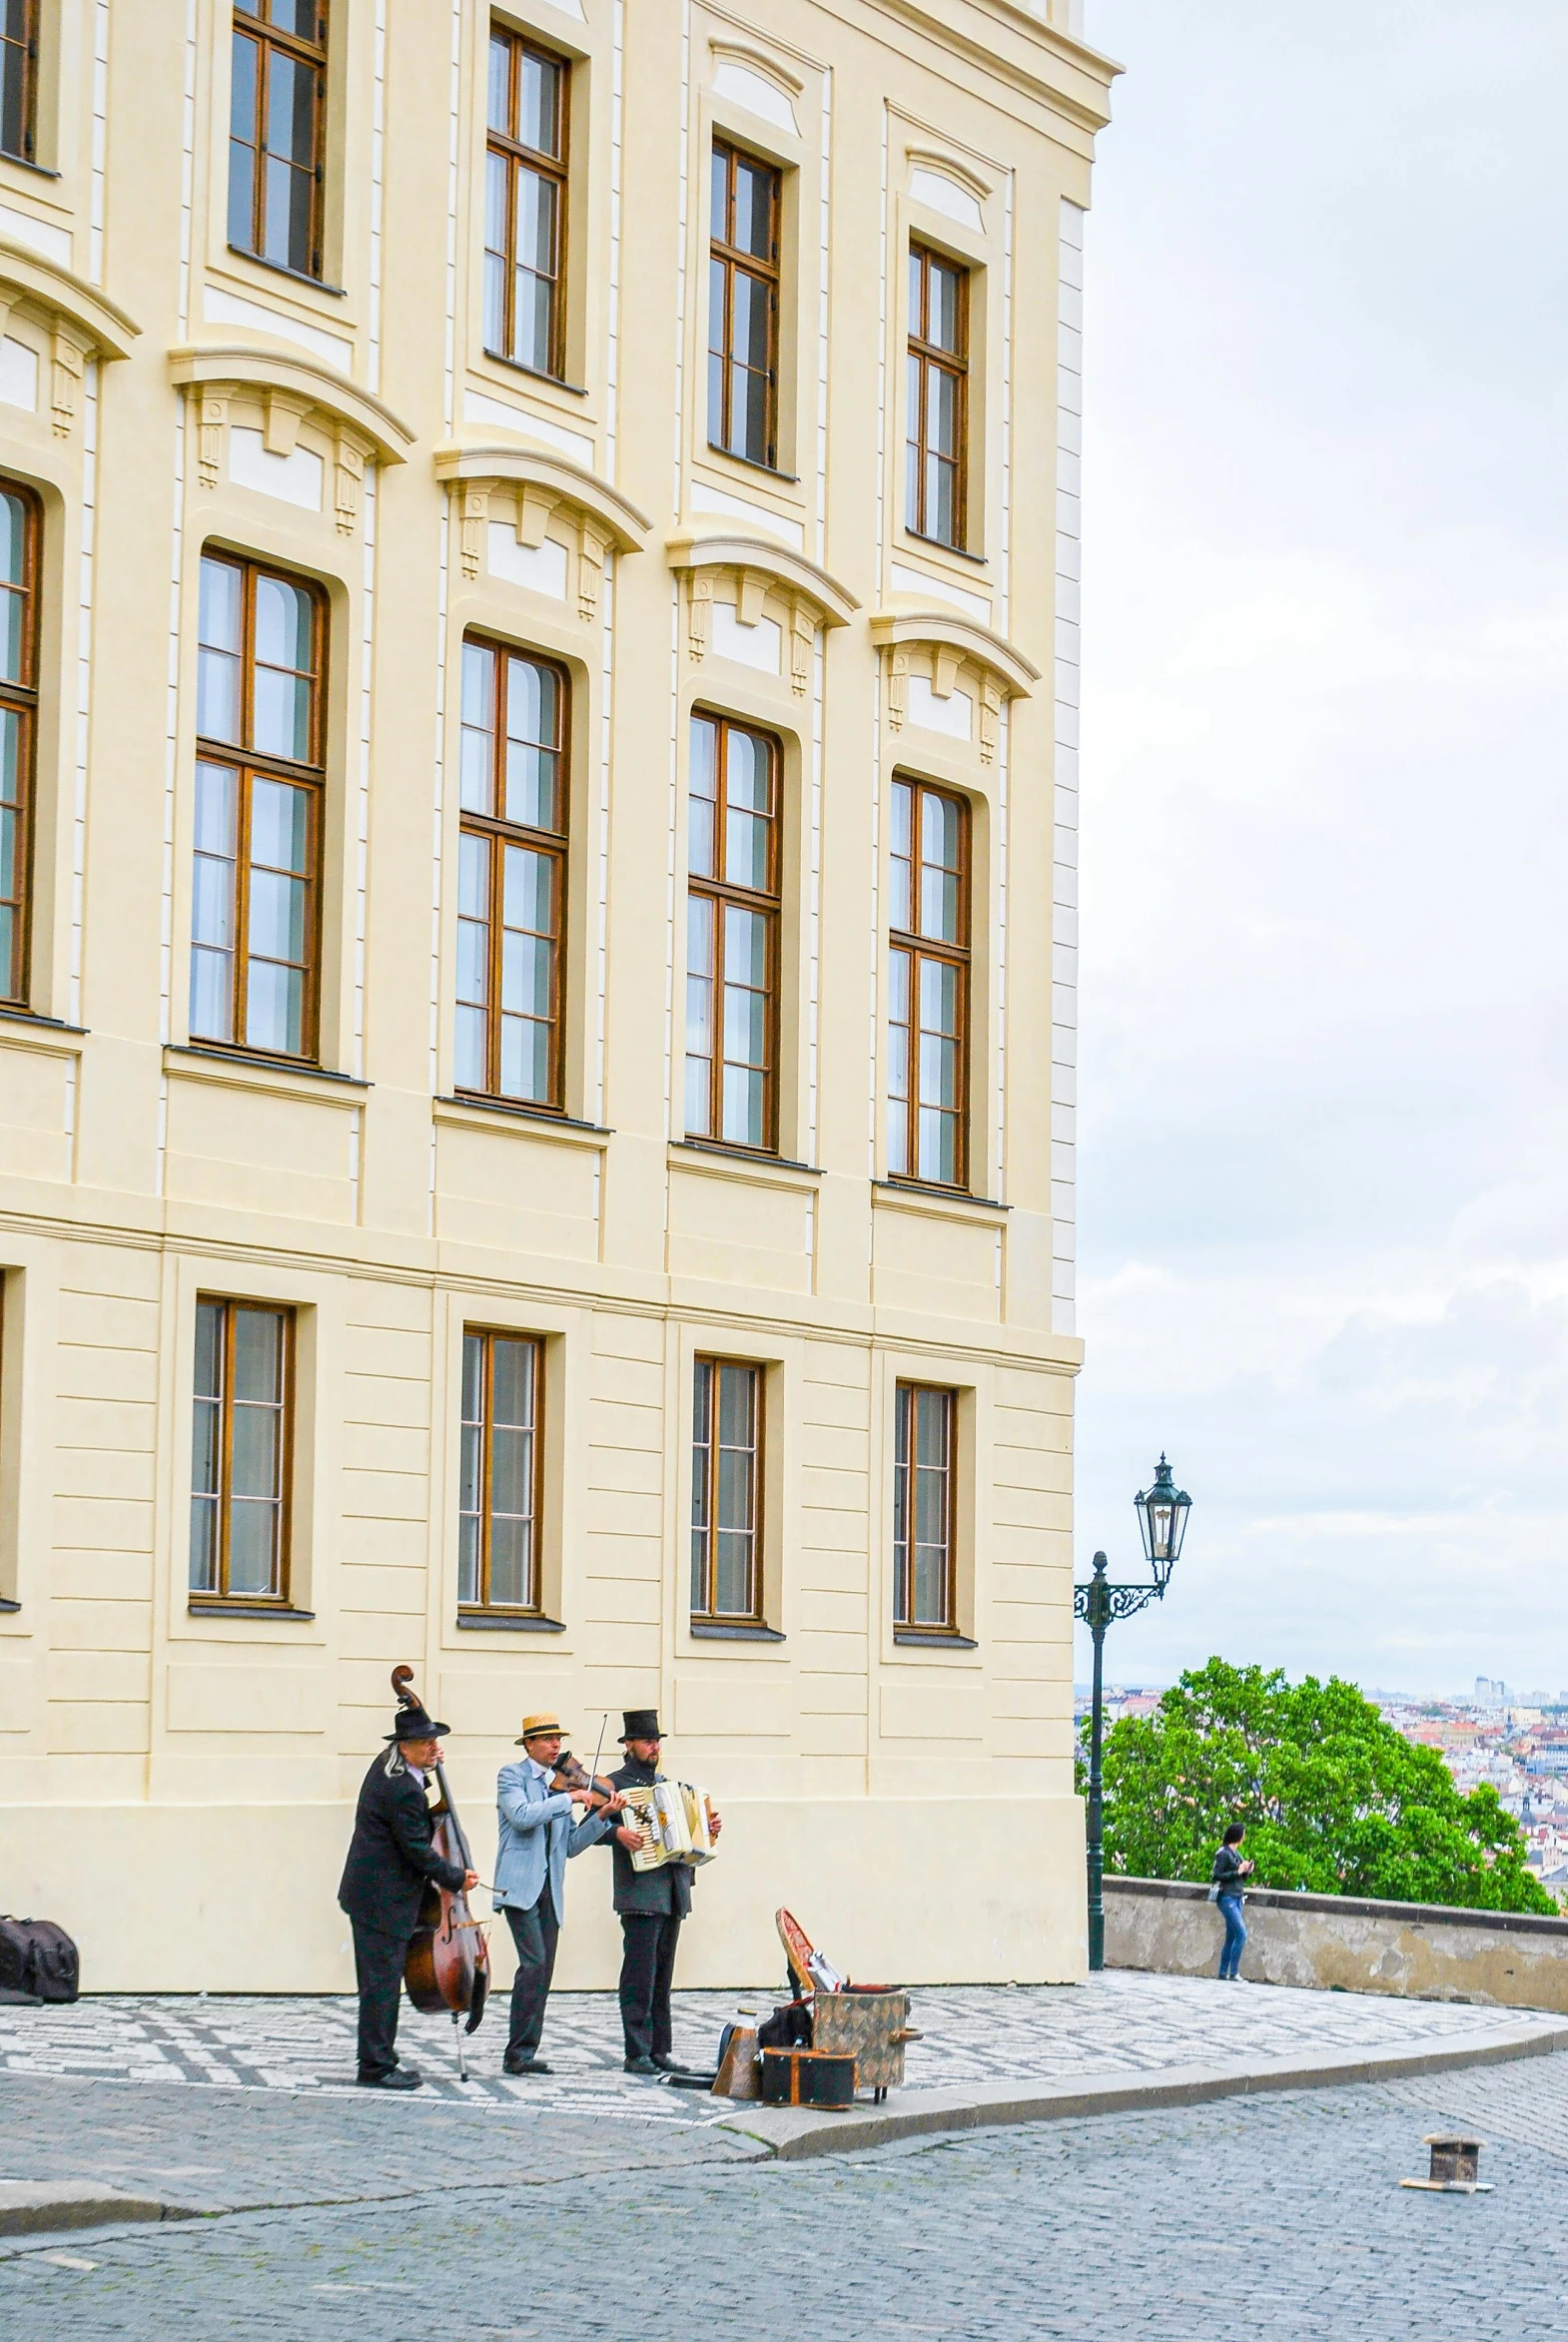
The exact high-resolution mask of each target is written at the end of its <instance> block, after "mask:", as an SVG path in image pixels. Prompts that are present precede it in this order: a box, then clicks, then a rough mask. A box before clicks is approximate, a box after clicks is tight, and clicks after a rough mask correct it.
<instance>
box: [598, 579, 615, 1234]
mask: <svg viewBox="0 0 1568 2342" xmlns="http://www.w3.org/2000/svg"><path fill="white" fill-rule="evenodd" d="M617 569H618V563H617V560H616V556H615V553H614V551H613V549H611V550H610V551H609V552H607V553H606V554H605V556H604V583H603V585H602V586H601V587H600V589H599V625H600V633H599V699H600V706H599V809H598V810H599V824H598V826H599V835H598V851H597V855H596V857H595V862H596V871H595V876H596V884H597V892H598V901H597V908H596V915H595V925H594V938H593V948H594V979H595V981H594V1033H593V1091H592V1097H593V1106H592V1113H593V1120H594V1121H595V1122H596V1123H602V1122H603V1120H604V1054H605V1036H606V1029H607V1019H608V1014H609V949H610V944H609V915H610V743H611V736H612V733H613V729H614V711H615V587H616V584H617V582H618V578H617ZM597 1169H598V1166H597V1164H595V1171H597ZM595 1200H597V1188H596V1187H595ZM597 1216H598V1215H597V1212H595V1217H597Z"/></svg>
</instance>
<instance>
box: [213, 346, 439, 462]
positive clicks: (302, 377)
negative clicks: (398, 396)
mask: <svg viewBox="0 0 1568 2342" xmlns="http://www.w3.org/2000/svg"><path fill="white" fill-rule="evenodd" d="M169 372H170V375H171V377H172V379H173V380H174V382H175V383H177V384H178V385H179V386H180V388H181V389H182V390H198V389H200V390H206V389H209V388H215V387H217V386H219V385H229V386H231V387H232V388H235V389H252V390H261V391H263V392H267V391H274V390H276V391H281V392H282V393H283V394H284V396H285V397H286V398H291V399H294V400H297V401H299V402H300V403H301V405H302V407H303V410H304V411H306V412H309V411H310V409H311V408H312V407H316V408H319V409H320V411H321V412H322V413H324V414H326V415H327V416H328V417H329V418H330V419H331V420H332V421H333V422H334V423H335V424H338V425H345V424H346V425H348V427H349V428H350V429H352V430H355V431H358V432H359V434H360V435H361V437H362V438H364V439H365V440H366V441H367V442H368V451H369V452H371V453H373V454H374V455H375V456H376V458H377V460H378V461H379V462H381V463H401V462H403V461H405V460H406V454H407V450H408V448H409V447H411V446H412V445H413V441H414V433H413V432H412V431H411V430H410V429H409V428H408V425H407V424H406V423H405V422H402V421H400V420H399V419H398V417H397V416H396V415H395V414H393V412H392V408H391V407H390V406H384V405H383V404H382V401H381V400H380V398H377V397H374V396H373V395H372V393H371V392H370V391H369V390H361V389H360V387H359V385H358V384H357V383H351V382H350V381H349V379H348V377H347V375H340V374H335V373H334V372H333V371H332V369H331V368H330V367H325V366H313V365H312V363H311V361H310V360H309V359H308V358H285V357H283V356H281V355H280V353H279V352H277V351H275V350H259V349H256V348H254V347H253V346H252V345H250V344H248V343H234V342H230V343H223V344H203V345H201V346H200V347H195V346H191V345H183V346H181V347H180V348H178V349H175V350H171V351H170V353H169Z"/></svg>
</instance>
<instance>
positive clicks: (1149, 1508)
mask: <svg viewBox="0 0 1568 2342" xmlns="http://www.w3.org/2000/svg"><path fill="white" fill-rule="evenodd" d="M1133 1502H1134V1505H1135V1507H1136V1509H1137V1512H1138V1526H1139V1530H1140V1533H1141V1534H1142V1536H1143V1540H1144V1555H1145V1559H1146V1560H1147V1561H1148V1563H1149V1566H1150V1568H1151V1570H1152V1571H1153V1572H1154V1578H1155V1583H1156V1585H1157V1586H1159V1587H1160V1588H1161V1590H1162V1591H1164V1589H1165V1587H1166V1585H1167V1583H1168V1582H1169V1580H1170V1576H1171V1572H1172V1571H1173V1569H1175V1567H1176V1561H1177V1559H1178V1558H1179V1556H1180V1552H1181V1540H1182V1538H1183V1537H1184V1536H1185V1534H1186V1516H1187V1514H1188V1513H1189V1512H1190V1510H1191V1508H1192V1499H1191V1498H1190V1497H1189V1496H1188V1495H1187V1493H1186V1490H1185V1489H1184V1488H1178V1487H1177V1486H1176V1481H1175V1479H1174V1478H1173V1476H1172V1471H1171V1466H1170V1465H1169V1464H1168V1463H1167V1461H1166V1459H1165V1457H1164V1455H1162V1456H1161V1458H1160V1461H1159V1463H1158V1464H1157V1465H1156V1467H1155V1479H1154V1485H1153V1487H1150V1488H1141V1489H1140V1490H1139V1492H1138V1494H1137V1496H1136V1497H1135V1498H1134V1500H1133Z"/></svg>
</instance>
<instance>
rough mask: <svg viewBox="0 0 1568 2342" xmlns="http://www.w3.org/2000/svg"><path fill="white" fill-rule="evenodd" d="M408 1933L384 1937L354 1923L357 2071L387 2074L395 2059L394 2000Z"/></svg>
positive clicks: (400, 1985) (400, 1986) (406, 1951)
mask: <svg viewBox="0 0 1568 2342" xmlns="http://www.w3.org/2000/svg"><path fill="white" fill-rule="evenodd" d="M411 1935H412V1930H411V1929H410V1931H409V1933H408V1935H406V1936H384V1935H383V1934H382V1932H381V1930H380V1929H379V1928H364V1927H362V1926H361V1925H360V1923H359V1921H358V1920H356V1921H355V1923H354V1972H355V1979H356V1981H357V1983H358V1984H359V1987H360V2071H361V2072H362V2073H391V2071H392V2067H393V2066H394V2065H395V2064H396V2062H397V2046H396V2044H397V2001H398V1996H399V1994H400V1993H401V1991H402V1963H403V1961H404V1960H405V1959H406V1958H407V1956H408V1945H409V1941H410V1938H411Z"/></svg>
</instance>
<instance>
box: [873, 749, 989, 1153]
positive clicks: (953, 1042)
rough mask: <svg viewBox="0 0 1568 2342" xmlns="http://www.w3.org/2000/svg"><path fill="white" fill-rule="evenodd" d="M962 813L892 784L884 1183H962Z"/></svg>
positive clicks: (966, 841)
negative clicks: (886, 1157)
mask: <svg viewBox="0 0 1568 2342" xmlns="http://www.w3.org/2000/svg"><path fill="white" fill-rule="evenodd" d="M969 846H970V819H969V807H968V806H967V805H966V804H965V803H964V801H963V799H962V798H960V797H953V796H950V795H949V794H948V792H947V791H946V790H945V789H933V788H928V787H927V786H926V784H925V783H924V782H921V781H905V780H897V781H895V782H894V784H893V850H892V857H891V879H892V911H891V917H890V920H889V926H890V929H891V933H890V935H889V939H888V941H889V953H888V1125H887V1132H888V1176H889V1177H890V1178H894V1179H921V1180H926V1181H929V1182H930V1183H931V1184H933V1185H935V1186H940V1187H962V1186H965V1185H966V1184H967V1183H968V1179H969V1162H968V1157H969V1146H968V1135H969V1115H968V1107H967V1100H968V1091H969V963H970V955H969V918H970V910H969V905H970V872H969V859H970V853H969Z"/></svg>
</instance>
